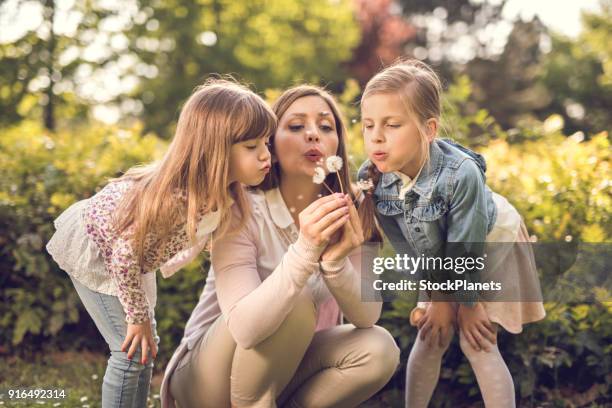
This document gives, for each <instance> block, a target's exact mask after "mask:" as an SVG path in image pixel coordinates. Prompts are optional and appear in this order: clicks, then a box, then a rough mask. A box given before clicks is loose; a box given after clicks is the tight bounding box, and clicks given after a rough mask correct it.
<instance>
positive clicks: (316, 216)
mask: <svg viewBox="0 0 612 408" xmlns="http://www.w3.org/2000/svg"><path fill="white" fill-rule="evenodd" d="M348 219H349V207H348V205H347V202H346V199H345V198H344V195H343V194H340V193H336V194H332V195H328V196H325V197H321V198H319V199H318V200H315V201H313V202H312V203H310V205H309V206H308V207H306V208H304V210H302V212H300V215H299V221H300V234H301V235H303V236H304V238H306V239H307V240H308V241H310V242H311V243H312V244H313V245H316V246H323V245H327V243H328V242H329V240H330V239H331V236H332V235H333V234H334V233H335V232H336V231H338V230H339V229H340V228H341V227H342V226H343V225H344V224H345V223H346V222H347V221H348Z"/></svg>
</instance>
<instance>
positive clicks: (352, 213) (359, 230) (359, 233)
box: [348, 203, 363, 239]
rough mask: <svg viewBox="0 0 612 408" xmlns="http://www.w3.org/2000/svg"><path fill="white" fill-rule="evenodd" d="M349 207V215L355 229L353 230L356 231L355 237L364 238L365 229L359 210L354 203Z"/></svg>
mask: <svg viewBox="0 0 612 408" xmlns="http://www.w3.org/2000/svg"><path fill="white" fill-rule="evenodd" d="M348 207H349V214H350V216H351V218H350V220H351V226H352V227H353V230H354V231H355V235H357V236H358V237H363V229H362V228H361V220H360V219H359V214H358V213H357V208H355V205H354V204H353V203H350V204H349V205H348ZM362 239H363V238H362Z"/></svg>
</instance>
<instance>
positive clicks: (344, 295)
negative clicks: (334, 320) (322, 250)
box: [321, 244, 382, 328]
mask: <svg viewBox="0 0 612 408" xmlns="http://www.w3.org/2000/svg"><path fill="white" fill-rule="evenodd" d="M377 248H378V247H377V245H376V244H365V245H361V246H359V247H357V248H355V249H354V250H353V251H351V253H350V254H349V255H348V256H347V257H345V258H343V259H341V260H338V261H321V270H322V275H323V279H324V280H325V283H326V284H327V287H328V288H329V291H330V292H331V293H332V295H333V296H334V298H335V299H336V301H337V302H338V305H339V306H340V309H341V310H342V313H343V314H344V316H346V318H347V319H348V321H350V322H351V323H352V324H354V325H355V326H356V327H358V328H368V327H372V326H373V325H374V324H375V323H376V322H377V321H378V319H379V318H380V312H381V309H382V302H380V301H379V296H378V294H377V293H376V291H375V290H374V288H373V286H372V285H373V278H374V274H373V273H372V270H371V266H372V264H373V259H374V257H375V256H376V255H377V253H378V249H377Z"/></svg>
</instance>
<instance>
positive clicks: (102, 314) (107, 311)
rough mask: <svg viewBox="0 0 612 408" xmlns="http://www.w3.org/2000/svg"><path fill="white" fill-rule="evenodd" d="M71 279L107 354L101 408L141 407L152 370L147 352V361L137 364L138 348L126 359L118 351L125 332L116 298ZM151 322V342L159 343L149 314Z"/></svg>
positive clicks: (123, 314)
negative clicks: (104, 345)
mask: <svg viewBox="0 0 612 408" xmlns="http://www.w3.org/2000/svg"><path fill="white" fill-rule="evenodd" d="M71 280H72V283H73V284H74V287H75V289H76V291H77V293H78V294H79V297H80V298H81V301H82V302H83V305H85V309H86V310H87V312H88V313H89V315H90V316H91V318H92V319H93V321H94V323H95V324H96V327H97V328H98V330H99V331H100V333H101V334H102V336H103V337H104V340H106V343H107V344H108V347H109V349H110V353H111V354H110V358H109V359H108V365H107V366H106V373H105V374H104V381H103V383H102V408H132V407H134V408H141V407H142V408H145V407H146V406H147V397H148V394H149V386H150V384H151V374H152V372H153V359H152V358H151V355H150V354H149V356H148V358H147V364H145V365H143V364H141V363H140V361H141V358H140V353H141V350H140V347H139V348H138V351H137V352H136V353H135V354H134V356H133V357H132V360H129V359H128V358H127V353H124V352H122V351H121V344H123V341H124V340H125V336H126V333H127V323H126V322H125V312H124V311H123V307H122V306H121V303H120V302H119V298H117V297H116V296H110V295H105V294H103V293H100V292H95V291H93V290H91V289H89V288H87V287H85V286H84V285H83V284H81V283H79V282H78V281H76V280H74V279H72V278H71ZM151 325H152V329H153V336H154V338H155V342H156V343H158V344H159V337H158V336H157V330H156V323H155V318H154V316H153V315H152V316H151Z"/></svg>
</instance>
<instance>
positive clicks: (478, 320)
mask: <svg viewBox="0 0 612 408" xmlns="http://www.w3.org/2000/svg"><path fill="white" fill-rule="evenodd" d="M457 321H458V323H459V330H461V332H462V333H463V335H464V336H465V338H466V340H467V341H468V342H469V343H470V344H471V346H472V348H474V350H477V351H480V350H481V349H484V350H485V351H489V343H491V344H495V343H497V330H496V328H495V325H494V324H493V323H491V321H490V320H489V318H488V316H487V313H486V312H485V310H484V307H482V305H481V304H480V303H477V304H476V306H474V307H469V306H464V305H460V306H459V311H458V312H457Z"/></svg>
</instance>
